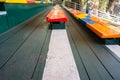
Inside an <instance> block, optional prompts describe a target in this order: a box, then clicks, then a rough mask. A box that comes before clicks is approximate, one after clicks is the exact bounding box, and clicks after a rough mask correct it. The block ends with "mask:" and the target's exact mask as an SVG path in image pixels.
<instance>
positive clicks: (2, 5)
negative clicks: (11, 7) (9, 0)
mask: <svg viewBox="0 0 120 80" xmlns="http://www.w3.org/2000/svg"><path fill="white" fill-rule="evenodd" d="M0 11H5V7H4V2H0Z"/></svg>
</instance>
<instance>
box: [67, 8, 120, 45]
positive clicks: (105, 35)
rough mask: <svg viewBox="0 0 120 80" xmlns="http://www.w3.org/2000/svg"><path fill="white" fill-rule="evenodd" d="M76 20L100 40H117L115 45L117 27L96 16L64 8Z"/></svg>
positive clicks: (119, 31)
mask: <svg viewBox="0 0 120 80" xmlns="http://www.w3.org/2000/svg"><path fill="white" fill-rule="evenodd" d="M66 9H67V10H68V11H69V12H70V13H71V14H72V15H73V16H74V17H75V18H76V19H78V20H79V21H80V22H81V23H83V24H84V25H85V26H87V27H88V28H89V29H90V30H91V31H92V32H94V33H95V34H96V35H98V36H99V37H100V38H101V39H104V40H109V39H117V43H118V42H119V38H120V28H119V25H116V24H114V23H110V22H108V21H105V20H102V19H101V18H98V17H96V16H91V15H88V14H86V13H84V12H80V11H77V12H75V11H74V9H73V10H72V9H71V8H66Z"/></svg>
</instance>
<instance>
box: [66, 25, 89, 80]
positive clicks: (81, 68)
mask: <svg viewBox="0 0 120 80" xmlns="http://www.w3.org/2000/svg"><path fill="white" fill-rule="evenodd" d="M67 27H69V25H67ZM67 33H68V37H69V41H70V44H71V48H72V52H73V55H74V59H75V62H76V65H77V69H78V72H79V76H80V78H81V80H89V76H88V73H87V72H86V69H85V67H84V64H83V61H82V60H81V56H80V55H79V52H78V50H77V49H76V45H75V42H74V41H73V39H72V36H71V33H70V32H69V30H67Z"/></svg>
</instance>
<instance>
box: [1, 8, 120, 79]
mask: <svg viewBox="0 0 120 80" xmlns="http://www.w3.org/2000/svg"><path fill="white" fill-rule="evenodd" d="M48 12H49V9H47V10H45V11H43V12H42V13H40V14H39V15H36V17H35V18H33V19H31V20H29V21H27V22H26V23H24V24H20V25H19V26H22V27H18V28H16V29H14V30H12V31H9V32H8V33H5V34H4V35H1V36H0V80H42V75H43V70H44V66H45V60H46V57H47V52H48V45H49V39H50V36H51V30H50V29H49V23H47V22H46V20H45V16H46V15H47V13H48ZM67 15H68V17H69V22H68V23H67V24H66V30H67V33H68V37H69V41H70V44H71V47H72V51H73V55H74V58H75V61H76V65H77V68H78V72H79V75H80V78H81V80H120V70H119V68H120V59H119V58H118V57H116V56H114V55H113V53H112V52H111V51H110V50H109V49H107V48H106V47H105V46H104V45H102V44H101V43H99V41H98V40H99V38H97V37H95V36H96V35H94V34H93V33H92V32H91V31H90V30H88V29H87V28H85V27H84V26H82V25H80V23H78V22H77V21H76V20H75V19H73V18H72V17H71V16H70V15H69V14H67ZM63 36H64V35H63Z"/></svg>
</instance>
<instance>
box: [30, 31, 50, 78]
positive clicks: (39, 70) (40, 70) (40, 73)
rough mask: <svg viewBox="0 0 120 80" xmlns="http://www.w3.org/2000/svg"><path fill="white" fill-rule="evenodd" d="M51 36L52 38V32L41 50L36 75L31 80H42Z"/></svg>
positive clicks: (48, 34)
mask: <svg viewBox="0 0 120 80" xmlns="http://www.w3.org/2000/svg"><path fill="white" fill-rule="evenodd" d="M50 36H51V30H48V33H47V37H46V40H45V42H44V45H43V48H42V50H41V55H40V57H39V59H38V64H37V65H36V69H35V70H34V73H33V74H32V76H31V80H42V76H43V71H44V67H45V63H46V58H47V52H48V47H49V41H50Z"/></svg>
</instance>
